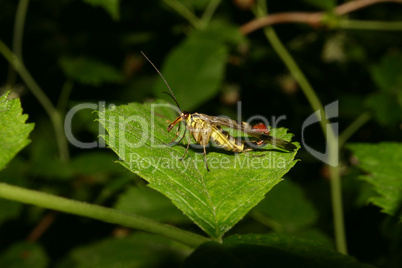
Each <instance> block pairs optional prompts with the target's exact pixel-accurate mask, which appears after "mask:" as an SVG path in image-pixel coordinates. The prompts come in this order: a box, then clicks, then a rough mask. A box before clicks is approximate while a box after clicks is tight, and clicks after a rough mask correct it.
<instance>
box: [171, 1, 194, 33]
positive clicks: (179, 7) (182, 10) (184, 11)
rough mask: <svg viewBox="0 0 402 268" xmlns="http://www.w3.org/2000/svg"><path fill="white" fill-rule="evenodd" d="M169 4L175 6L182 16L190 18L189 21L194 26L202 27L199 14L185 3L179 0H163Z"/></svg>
mask: <svg viewBox="0 0 402 268" xmlns="http://www.w3.org/2000/svg"><path fill="white" fill-rule="evenodd" d="M163 2H165V3H166V4H167V5H169V6H170V7H171V8H173V9H174V10H175V11H176V12H177V13H179V14H180V15H181V16H182V17H184V18H185V19H187V20H188V22H190V23H191V25H193V27H194V28H197V29H199V28H200V27H201V21H200V19H199V18H197V16H196V15H195V14H194V13H193V12H192V11H191V10H189V9H188V8H187V7H186V6H185V5H183V4H182V3H181V2H179V1H177V0H163Z"/></svg>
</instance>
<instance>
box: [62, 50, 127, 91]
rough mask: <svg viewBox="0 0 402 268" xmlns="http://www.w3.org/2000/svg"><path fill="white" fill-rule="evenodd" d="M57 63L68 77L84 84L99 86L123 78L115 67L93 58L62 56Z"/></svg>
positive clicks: (117, 81) (118, 81) (116, 81)
mask: <svg viewBox="0 0 402 268" xmlns="http://www.w3.org/2000/svg"><path fill="white" fill-rule="evenodd" d="M59 64H60V67H61V68H62V70H63V72H64V74H65V75H66V76H67V77H68V78H70V79H73V80H74V81H77V82H79V83H82V84H84V85H91V86H100V85H102V84H104V83H120V82H121V81H122V80H123V76H122V74H121V73H120V72H119V71H118V70H117V69H116V68H114V67H113V66H110V65H108V64H106V63H103V62H100V61H98V60H95V59H91V58H86V57H77V58H71V57H63V58H61V59H60V61H59Z"/></svg>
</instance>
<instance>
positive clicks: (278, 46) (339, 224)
mask: <svg viewBox="0 0 402 268" xmlns="http://www.w3.org/2000/svg"><path fill="white" fill-rule="evenodd" d="M258 5H259V6H258V7H259V9H258V10H255V12H254V13H255V15H256V17H263V16H266V15H267V8H266V4H265V1H264V0H259V1H258ZM264 34H265V36H266V38H267V39H268V41H269V42H270V43H271V45H272V47H273V49H274V50H275V52H276V53H277V54H278V55H279V57H280V58H281V59H282V61H283V62H284V64H285V65H286V67H287V68H288V69H289V71H290V73H291V74H292V76H293V77H294V78H295V79H296V81H297V82H298V84H299V85H300V88H301V89H302V91H303V93H304V95H305V96H306V97H307V100H308V101H309V103H310V105H311V107H312V108H313V110H314V111H317V110H318V111H320V115H321V120H320V121H319V122H320V125H321V129H322V131H323V133H324V136H325V137H326V139H327V145H328V148H327V149H328V153H329V159H328V160H329V163H333V162H334V161H338V159H337V158H338V150H339V147H338V146H337V137H336V136H335V133H334V132H333V130H332V128H328V130H327V125H328V120H327V117H326V114H325V110H324V108H323V106H322V104H321V102H320V100H319V99H318V97H317V95H316V94H315V92H314V89H313V87H312V86H311V85H310V83H309V82H308V80H307V78H306V76H305V75H304V73H303V72H302V70H301V69H300V68H299V66H298V65H297V63H296V61H295V60H294V59H293V57H292V56H291V55H290V53H289V52H288V51H287V49H286V48H285V46H284V45H283V44H282V42H281V41H280V39H279V38H278V36H277V35H276V33H275V31H274V29H273V28H272V27H265V28H264ZM330 178H331V180H330V186H331V202H332V211H333V217H334V229H335V242H336V248H337V250H338V251H339V252H341V253H343V254H347V247H346V238H345V229H344V220H343V208H342V189H341V182H340V174H339V165H337V166H336V167H330Z"/></svg>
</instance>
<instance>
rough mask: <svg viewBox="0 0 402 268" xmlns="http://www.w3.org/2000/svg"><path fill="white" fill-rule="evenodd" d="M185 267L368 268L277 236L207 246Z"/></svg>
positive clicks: (242, 237)
mask: <svg viewBox="0 0 402 268" xmlns="http://www.w3.org/2000/svg"><path fill="white" fill-rule="evenodd" d="M184 267H186V268H187V267H209V268H213V267H230V268H237V267H284V268H285V267H322V268H329V267H334V268H335V267H356V268H357V267H361V268H363V267H366V268H368V267H371V266H369V265H365V264H362V263H359V262H358V261H357V260H356V259H354V258H353V257H351V256H347V255H343V254H341V253H338V252H335V251H332V250H329V249H327V248H325V247H322V245H321V244H320V243H315V242H313V241H309V240H303V239H299V238H295V237H292V236H285V235H279V234H268V235H255V234H249V235H236V236H231V237H228V238H227V239H225V240H224V241H223V244H218V243H216V242H208V243H205V244H203V245H201V246H200V247H199V248H198V249H197V250H196V251H195V252H194V253H193V254H192V255H190V256H189V257H188V258H187V260H186V262H185V265H184Z"/></svg>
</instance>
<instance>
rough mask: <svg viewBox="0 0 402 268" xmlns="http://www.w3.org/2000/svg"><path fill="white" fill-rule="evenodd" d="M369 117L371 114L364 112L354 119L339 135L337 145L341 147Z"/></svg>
mask: <svg viewBox="0 0 402 268" xmlns="http://www.w3.org/2000/svg"><path fill="white" fill-rule="evenodd" d="M370 119H371V114H370V113H369V112H365V113H363V114H361V115H360V116H359V117H358V118H356V119H355V121H353V122H352V123H351V124H350V125H349V126H348V127H347V128H346V129H345V130H344V131H343V132H342V133H341V134H340V135H339V147H340V148H341V147H342V146H343V145H344V144H345V143H346V141H347V140H348V139H349V138H350V137H352V135H353V134H354V133H356V131H357V130H358V129H360V128H361V127H362V126H363V125H364V124H366V123H367V121H369V120H370Z"/></svg>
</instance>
